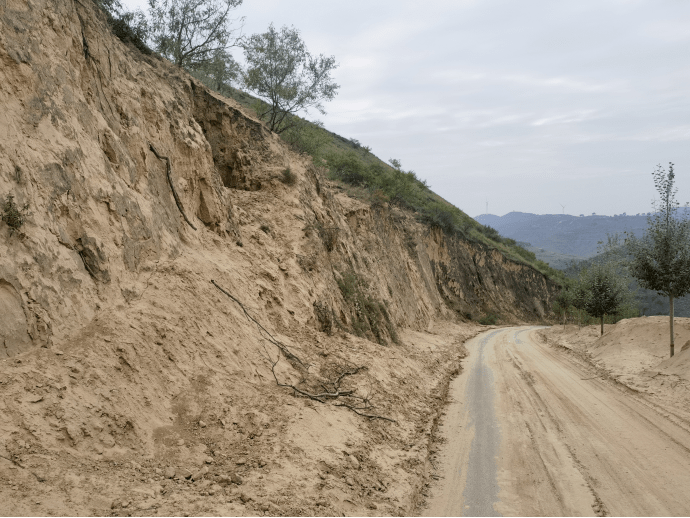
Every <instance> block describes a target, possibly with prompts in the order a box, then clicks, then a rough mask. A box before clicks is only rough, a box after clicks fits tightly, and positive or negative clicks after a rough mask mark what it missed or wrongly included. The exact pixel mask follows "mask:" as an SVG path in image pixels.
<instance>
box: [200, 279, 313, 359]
mask: <svg viewBox="0 0 690 518" xmlns="http://www.w3.org/2000/svg"><path fill="white" fill-rule="evenodd" d="M211 284H213V285H214V286H215V287H216V288H218V289H219V290H220V291H222V292H223V293H224V294H225V295H227V296H228V297H230V298H231V299H232V300H233V301H234V302H235V303H236V304H237V305H239V306H240V308H242V311H243V312H244V315H245V316H246V317H247V319H248V320H250V321H252V322H254V323H255V324H256V326H257V327H258V328H259V331H261V332H262V333H263V334H265V335H266V340H268V341H269V342H271V343H272V344H273V345H275V346H276V347H277V348H278V349H279V350H280V351H281V352H282V353H283V354H284V355H285V357H286V358H287V359H288V360H294V361H296V362H297V363H299V364H300V365H301V366H302V367H303V368H305V369H307V368H308V367H307V365H305V364H304V362H303V361H302V360H300V359H299V358H298V357H297V356H295V355H294V354H293V353H292V352H291V351H290V349H288V347H287V346H286V345H285V344H284V343H282V342H280V341H278V340H276V339H275V338H274V337H273V335H272V334H271V333H269V332H268V331H267V330H266V328H265V327H264V326H262V325H261V324H260V323H259V321H258V320H256V319H255V318H254V317H253V316H251V315H250V314H249V312H248V311H247V308H245V307H244V304H242V303H241V302H240V301H239V300H237V298H235V297H233V296H232V295H231V294H230V293H229V292H228V291H227V290H225V289H223V288H221V287H220V285H219V284H218V283H217V282H216V281H214V280H211Z"/></svg>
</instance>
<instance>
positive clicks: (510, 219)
mask: <svg viewBox="0 0 690 518" xmlns="http://www.w3.org/2000/svg"><path fill="white" fill-rule="evenodd" d="M475 219H476V220H477V221H478V222H479V223H481V224H482V225H487V226H490V227H493V228H495V229H496V230H497V231H498V232H499V234H501V235H502V236H505V237H509V238H512V239H514V240H516V241H523V242H526V243H529V244H530V245H532V246H533V247H536V248H543V249H545V250H546V251H549V252H554V253H558V254H563V255H567V256H576V257H580V258H587V257H591V256H593V255H594V254H596V253H597V243H598V242H599V241H606V235H607V234H615V233H619V234H622V233H623V232H626V231H627V232H634V233H635V234H638V235H641V234H643V233H644V231H645V230H646V228H647V216H646V215H636V216H627V215H616V216H597V215H590V216H579V217H578V216H571V215H569V214H529V213H525V212H509V213H508V214H506V215H505V216H495V215H493V214H482V215H481V216H477V217H476V218H475ZM540 258H541V257H540ZM547 262H548V261H547ZM552 266H554V265H553V264H552Z"/></svg>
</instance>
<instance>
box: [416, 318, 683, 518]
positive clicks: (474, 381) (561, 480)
mask: <svg viewBox="0 0 690 518" xmlns="http://www.w3.org/2000/svg"><path fill="white" fill-rule="evenodd" d="M536 329H537V328H534V327H532V328H526V327H521V328H507V329H500V330H494V331H489V332H487V333H484V334H482V335H479V336H478V337H476V338H474V339H473V340H471V341H469V342H468V343H467V344H466V345H467V348H468V350H469V352H470V354H469V356H468V357H467V359H466V360H464V361H463V372H462V374H461V375H460V376H458V377H457V378H456V379H455V380H454V381H453V385H452V387H451V391H450V394H451V396H452V402H451V403H450V405H449V407H448V410H447V413H446V416H445V417H444V420H443V424H442V427H441V434H442V436H443V437H444V438H445V439H446V441H445V443H444V445H443V451H442V453H441V455H440V457H439V463H438V464H437V466H436V467H437V468H438V471H437V474H438V475H439V482H438V484H437V485H436V486H435V487H433V488H432V494H431V496H430V498H429V500H428V502H427V504H428V505H427V508H426V509H425V510H424V514H426V515H428V516H545V515H549V516H608V515H625V516H655V515H657V516H658V515H663V516H688V515H690V492H689V491H687V489H688V488H690V426H689V425H688V423H684V422H678V421H677V420H676V422H672V421H671V420H670V419H669V416H668V414H666V413H665V412H664V411H663V410H662V409H660V408H658V407H656V406H655V405H654V404H652V403H651V402H649V401H648V400H646V399H644V398H643V397H642V396H638V395H635V394H632V393H630V392H626V391H624V390H622V389H621V388H620V387H618V386H616V385H615V384H614V383H612V382H610V381H606V380H602V379H601V378H596V377H593V374H591V372H592V371H591V369H590V368H589V367H588V366H587V365H584V364H582V363H580V362H579V361H578V360H577V359H576V358H574V357H573V356H570V355H568V354H567V353H565V352H563V351H562V350H558V349H554V348H552V347H549V346H548V345H545V344H543V343H541V342H540V341H538V340H537V339H536V338H535V332H536ZM676 423H678V424H676Z"/></svg>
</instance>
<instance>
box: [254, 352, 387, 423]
mask: <svg viewBox="0 0 690 518" xmlns="http://www.w3.org/2000/svg"><path fill="white" fill-rule="evenodd" d="M264 350H265V349H264ZM266 355H267V356H266V359H267V360H268V362H269V363H270V365H271V372H272V373H273V379H275V381H276V384H277V385H278V386H279V387H285V388H289V389H292V390H293V392H294V393H295V394H299V395H301V396H304V397H306V398H309V399H312V400H314V401H318V402H319V403H322V404H325V403H327V402H328V401H331V400H335V399H338V398H344V401H346V402H338V403H334V406H340V407H344V408H348V409H350V410H352V411H353V412H354V413H355V414H357V415H361V416H362V417H367V418H369V419H383V420H384V421H390V422H391V423H397V421H396V420H395V419H391V418H390V417H385V416H382V415H377V414H372V413H369V412H370V410H372V409H373V408H374V407H373V405H372V404H371V399H370V396H360V395H358V394H356V393H355V390H343V389H342V388H341V386H340V384H341V382H342V381H343V380H344V379H345V378H347V377H348V376H354V375H355V374H357V373H359V372H360V371H363V370H366V369H367V368H366V367H357V368H355V369H350V370H348V371H345V372H343V373H341V374H340V375H339V376H338V377H337V378H336V379H335V380H328V381H325V382H324V383H321V387H322V388H323V389H324V391H325V392H319V393H312V392H308V391H306V390H303V389H301V388H299V387H297V386H296V385H293V384H291V383H282V382H281V381H280V380H279V379H278V375H277V374H276V370H275V369H276V365H278V362H279V361H280V354H279V355H278V357H277V358H276V359H275V361H274V360H273V359H272V358H271V357H270V354H268V351H266ZM303 381H304V380H303ZM356 402H358V403H356Z"/></svg>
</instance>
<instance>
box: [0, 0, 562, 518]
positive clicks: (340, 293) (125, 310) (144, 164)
mask: <svg viewBox="0 0 690 518" xmlns="http://www.w3.org/2000/svg"><path fill="white" fill-rule="evenodd" d="M286 170H289V172H290V173H286V172H285V171H286ZM7 194H11V195H13V196H14V199H15V200H16V202H17V204H18V205H19V206H20V207H23V206H26V205H28V210H29V211H30V215H29V216H28V218H27V222H26V223H25V225H24V226H22V227H21V229H19V231H13V229H12V228H10V227H9V226H8V225H7V224H5V223H0V417H1V418H0V512H1V513H2V514H5V515H7V514H25V515H29V514H50V513H54V514H67V515H75V514H79V515H83V514H91V513H96V514H109V513H112V514H120V515H124V514H131V513H135V514H156V513H161V514H167V515H170V514H173V515H178V514H184V513H186V514H205V515H207V514H218V513H220V514H241V515H246V514H257V513H258V514H261V513H268V514H274V515H275V514H292V515H301V514H327V515H330V514H340V513H355V514H375V515H380V514H405V513H409V512H411V511H412V510H413V509H414V506H415V505H417V504H418V502H419V501H420V499H421V498H422V497H423V495H424V484H425V481H426V477H428V474H429V465H430V462H431V461H432V459H433V453H434V452H433V446H432V441H431V439H432V437H433V433H434V430H435V423H436V419H437V417H438V414H439V412H440V410H441V409H442V406H443V401H444V398H445V391H446V388H447V383H448V380H449V378H450V376H452V375H454V374H457V372H458V370H459V368H460V359H461V358H462V356H463V354H464V349H463V346H462V344H463V342H464V341H465V340H466V339H467V338H468V337H470V336H472V335H474V334H476V333H477V332H479V331H481V330H482V329H483V328H482V326H479V325H477V324H475V323H473V322H472V320H471V319H472V318H474V319H476V318H478V317H480V316H482V315H484V314H487V313H497V314H500V315H501V316H502V318H503V320H504V321H505V322H514V323H519V322H541V321H543V320H544V319H545V318H546V317H547V313H548V311H549V309H548V308H550V306H551V297H552V296H553V292H554V289H555V288H556V286H555V285H554V284H553V283H551V282H550V281H548V280H547V279H546V278H545V277H544V276H543V275H542V274H541V273H539V272H537V271H535V270H533V269H532V268H529V267H527V266H524V265H521V264H517V263H514V262H512V261H510V260H507V259H506V258H505V257H504V256H502V255H501V254H500V253H498V252H497V251H495V250H491V249H488V248H485V247H482V246H479V245H477V244H474V243H470V242H466V241H462V240H460V239H458V238H456V237H449V236H447V235H444V234H443V233H442V232H441V231H440V230H438V229H430V228H427V227H424V226H422V225H421V224H420V223H419V222H417V221H416V220H415V219H414V217H413V216H412V215H411V214H409V213H406V212H403V211H401V210H399V209H397V208H395V207H390V206H388V205H385V204H384V205H378V206H373V207H372V206H370V205H369V204H366V203H363V202H362V201H359V200H356V199H353V198H351V197H348V196H347V195H346V193H345V192H344V191H343V190H342V189H341V188H339V187H338V186H337V185H334V184H332V183H331V182H329V181H328V180H326V179H325V177H324V175H323V173H322V172H320V171H318V170H316V169H315V168H314V166H313V165H312V164H311V161H310V160H308V159H307V158H305V157H301V156H299V155H297V154H295V153H293V152H292V151H291V150H290V149H288V148H287V147H286V146H285V145H284V144H283V142H282V141H281V140H280V139H279V138H278V137H277V136H276V135H275V134H272V133H271V132H269V131H268V130H267V129H266V128H265V127H264V126H263V125H262V124H261V123H260V122H258V121H257V120H256V119H255V118H254V117H253V115H251V114H248V113H246V112H245V111H243V109H242V108H240V107H239V106H238V105H237V104H236V103H234V102H233V101H231V100H229V99H226V98H223V97H221V96H219V95H217V94H215V93H213V92H210V91H209V90H207V89H206V88H205V87H204V86H203V85H201V84H200V83H198V82H197V81H195V80H194V79H192V78H191V77H190V76H189V75H187V74H186V73H185V72H183V71H181V70H179V69H177V68H175V67H174V66H172V65H171V64H170V63H168V62H167V61H165V60H161V59H160V58H157V57H155V56H153V55H144V54H141V53H140V52H139V51H137V50H136V49H134V48H133V47H128V46H126V45H125V44H123V43H122V42H121V41H120V40H119V39H118V38H116V37H115V36H113V35H112V34H111V33H110V31H109V29H108V27H107V24H106V22H105V19H104V16H103V15H102V13H100V12H99V11H98V10H97V9H96V8H95V7H94V6H93V5H92V3H91V2H90V0H73V1H72V0H2V1H0V196H3V197H4V196H5V195H7ZM176 198H177V199H176ZM212 281H214V282H212ZM281 385H283V386H281ZM290 385H292V386H293V387H295V388H298V389H299V390H301V391H302V392H307V393H310V394H312V395H315V394H319V393H323V392H324V390H325V392H327V393H329V394H334V393H337V392H338V391H340V392H341V393H342V394H343V395H342V396H338V397H335V396H323V397H319V398H315V399H309V398H308V397H304V395H303V394H302V395H300V393H299V392H298V391H297V390H295V389H293V388H290V387H289V386H290ZM343 404H344V405H347V406H338V405H343ZM362 414H364V415H362ZM383 418H385V419H383Z"/></svg>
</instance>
